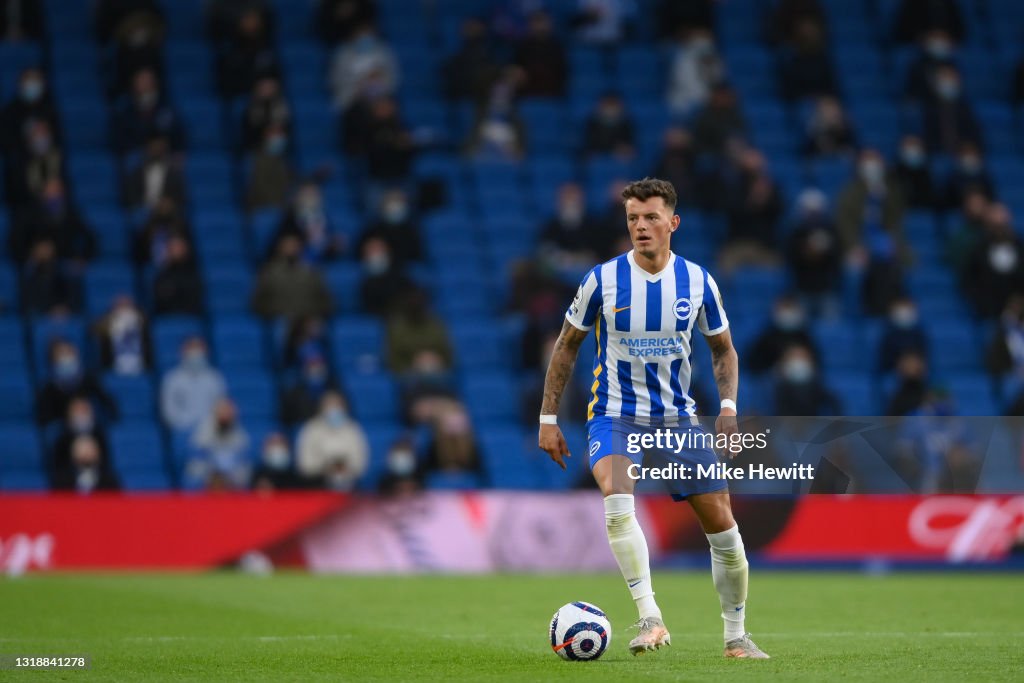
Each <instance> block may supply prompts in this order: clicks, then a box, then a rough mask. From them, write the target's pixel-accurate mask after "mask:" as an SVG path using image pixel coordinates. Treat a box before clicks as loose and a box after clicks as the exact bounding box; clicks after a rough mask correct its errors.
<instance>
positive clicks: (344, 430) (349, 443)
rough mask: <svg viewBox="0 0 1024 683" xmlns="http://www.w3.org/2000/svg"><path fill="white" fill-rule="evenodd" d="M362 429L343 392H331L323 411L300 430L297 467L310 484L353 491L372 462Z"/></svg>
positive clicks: (321, 409)
mask: <svg viewBox="0 0 1024 683" xmlns="http://www.w3.org/2000/svg"><path fill="white" fill-rule="evenodd" d="M369 450H370V449H369V444H368V443H367V440H366V433H365V432H363V428H362V427H361V426H360V425H359V423H358V422H356V421H355V420H354V419H353V418H352V417H351V416H350V415H349V414H348V405H347V403H346V401H345V399H344V398H342V396H341V394H339V393H338V392H336V391H328V392H326V393H325V394H324V396H323V399H322V400H321V402H320V412H319V413H318V414H317V416H316V417H314V418H313V419H311V420H310V421H308V422H307V423H306V424H304V425H303V426H302V429H301V430H299V436H298V448H297V459H296V470H297V471H298V473H299V475H300V476H301V477H303V478H304V479H305V480H306V481H308V482H310V483H315V484H316V485H319V486H326V487H327V488H329V489H331V490H333V491H351V490H352V489H353V488H355V485H356V482H357V481H358V480H359V477H361V476H362V475H363V473H364V472H365V471H366V468H367V465H368V464H369Z"/></svg>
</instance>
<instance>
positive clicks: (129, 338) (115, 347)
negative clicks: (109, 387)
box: [95, 295, 152, 375]
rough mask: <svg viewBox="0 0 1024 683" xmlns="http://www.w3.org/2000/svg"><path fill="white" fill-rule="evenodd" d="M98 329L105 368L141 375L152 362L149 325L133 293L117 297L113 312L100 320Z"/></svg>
mask: <svg viewBox="0 0 1024 683" xmlns="http://www.w3.org/2000/svg"><path fill="white" fill-rule="evenodd" d="M95 332H96V336H97V337H98V338H99V347H100V359H101V363H102V365H103V369H104V370H109V371H111V372H113V373H115V374H118V375H140V374H143V373H144V372H145V371H146V370H147V369H148V368H149V367H150V366H151V365H152V358H151V356H150V339H149V325H148V323H147V321H146V317H145V315H144V314H143V313H142V311H141V310H139V307H138V306H136V305H135V302H134V301H132V298H131V297H130V296H127V295H121V296H118V297H117V298H116V299H115V300H114V305H113V306H112V307H111V309H110V311H109V312H108V313H107V314H106V315H105V316H103V317H102V318H101V319H100V320H98V321H97V322H96V325H95Z"/></svg>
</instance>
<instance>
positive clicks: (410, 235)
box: [357, 189, 423, 267]
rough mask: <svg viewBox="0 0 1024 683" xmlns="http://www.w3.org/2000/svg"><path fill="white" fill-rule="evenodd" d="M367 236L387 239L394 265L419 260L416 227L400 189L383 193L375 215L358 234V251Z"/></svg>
mask: <svg viewBox="0 0 1024 683" xmlns="http://www.w3.org/2000/svg"><path fill="white" fill-rule="evenodd" d="M371 239H380V240H382V241H383V242H385V243H387V245H388V249H390V251H391V254H392V256H393V257H394V259H395V264H396V265H397V266H398V267H405V266H407V265H409V264H410V263H414V262H418V261H422V260H423V243H422V241H421V240H420V229H419V226H418V225H417V224H416V222H415V219H414V217H413V215H412V210H411V208H410V207H409V198H408V197H407V196H406V194H405V192H404V191H402V190H400V189H393V190H389V191H387V192H385V193H384V195H383V197H382V198H381V202H380V207H379V209H378V212H377V218H376V220H374V221H373V223H371V224H370V225H369V226H367V228H366V230H364V231H363V234H362V235H361V236H360V237H359V244H358V246H357V251H359V252H362V248H363V246H364V245H365V244H366V242H367V241H369V240H371Z"/></svg>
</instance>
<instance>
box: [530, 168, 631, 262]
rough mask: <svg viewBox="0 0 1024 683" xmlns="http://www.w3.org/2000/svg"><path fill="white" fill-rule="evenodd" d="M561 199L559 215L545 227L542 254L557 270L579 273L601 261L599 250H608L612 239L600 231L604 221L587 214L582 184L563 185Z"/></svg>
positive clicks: (557, 210) (556, 211)
mask: <svg viewBox="0 0 1024 683" xmlns="http://www.w3.org/2000/svg"><path fill="white" fill-rule="evenodd" d="M557 201H558V206H557V207H556V210H555V215H554V216H552V217H551V218H549V219H548V220H547V222H546V223H544V226H543V227H542V228H541V234H540V242H541V247H540V255H541V258H543V259H544V260H545V261H547V262H549V263H551V264H552V265H554V266H555V267H556V268H557V269H561V270H562V271H569V272H577V271H578V270H579V269H580V268H586V267H587V266H586V264H591V263H594V262H595V261H597V260H598V253H600V254H602V255H603V254H604V253H605V251H606V250H607V249H606V248H604V247H606V246H607V245H606V244H605V243H606V242H607V241H608V240H607V239H605V236H604V235H603V234H597V233H603V232H604V230H601V222H600V221H599V220H597V219H595V217H593V216H588V215H587V203H586V198H585V197H584V196H583V188H581V187H580V186H579V185H578V184H576V183H566V184H564V185H562V186H561V187H560V188H559V189H558V200H557ZM620 204H621V201H620ZM595 228H597V229H595ZM599 249H600V252H599V251H598V250H599Z"/></svg>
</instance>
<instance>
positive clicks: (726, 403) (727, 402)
mask: <svg viewBox="0 0 1024 683" xmlns="http://www.w3.org/2000/svg"><path fill="white" fill-rule="evenodd" d="M722 407H723V408H729V409H730V410H732V411H733V412H734V413H738V412H739V411H738V410H736V401H734V400H732V399H731V398H723V399H722Z"/></svg>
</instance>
